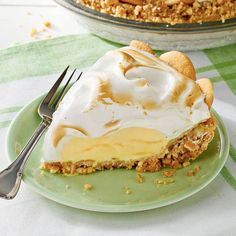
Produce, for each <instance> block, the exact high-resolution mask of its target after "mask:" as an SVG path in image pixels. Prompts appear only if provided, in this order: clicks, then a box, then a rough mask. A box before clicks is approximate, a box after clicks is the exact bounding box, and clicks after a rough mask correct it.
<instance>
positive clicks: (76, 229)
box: [0, 0, 236, 236]
mask: <svg viewBox="0 0 236 236" xmlns="http://www.w3.org/2000/svg"><path fill="white" fill-rule="evenodd" d="M47 20H49V21H50V22H51V23H52V28H51V29H49V30H48V31H47V32H43V33H42V34H40V35H39V39H43V38H47V37H48V36H53V37H54V36H59V35H66V34H74V33H83V32H86V31H85V30H84V29H83V28H82V27H81V26H79V25H78V23H77V22H75V21H74V20H73V19H72V18H70V17H69V16H68V15H65V14H64V13H63V12H62V11H61V10H60V8H58V7H57V6H56V4H55V3H54V2H53V1H52V0H0V48H1V49H2V48H6V47H9V46H12V45H14V44H16V43H22V42H29V41H33V40H35V39H33V38H32V37H31V36H30V32H31V30H32V28H36V29H37V30H40V29H42V28H43V22H44V21H47ZM194 55H195V54H194V53H193V54H192V57H193V58H194ZM14 115H15V114H14V113H11V114H6V116H8V117H7V118H12V117H11V116H14ZM1 118H2V119H4V117H3V116H1ZM6 132H7V129H4V132H2V133H1V135H0V142H1V143H2V142H3V141H4V140H5V138H6ZM4 152H5V150H4V147H3V148H1V150H0V155H1V157H0V168H1V169H2V168H4V167H6V166H7V164H8V161H7V159H6V157H5V156H4V155H5V154H4ZM225 192H230V194H229V195H227V196H224V193H225ZM222 197H224V198H225V199H226V202H225V204H224V206H222V207H220V206H218V207H217V210H216V209H215V206H216V204H217V203H218V200H219V198H222ZM232 202H235V193H234V192H233V191H232V190H231V189H230V186H229V185H227V184H225V181H224V179H223V178H222V177H219V178H217V180H215V181H214V182H213V183H212V184H211V185H210V186H209V187H207V188H205V189H204V190H203V191H201V192H200V193H199V194H197V195H194V196H192V197H190V198H189V199H187V200H185V201H182V202H179V203H177V204H174V205H172V206H170V207H164V208H161V209H156V210H152V211H147V212H140V213H134V214H103V213H94V212H88V211H82V210H76V209H72V208H69V207H66V206H62V205H59V204H57V203H55V202H52V201H50V200H47V199H45V198H44V197H42V196H40V195H38V194H36V193H35V192H33V191H31V190H30V189H29V187H28V186H26V185H25V184H24V183H23V184H22V187H21V189H20V193H19V195H18V196H17V197H16V199H14V200H13V201H6V200H2V199H0V236H5V235H6V236H18V235H26V236H28V235H29V236H34V235H36V236H38V235H46V236H48V235H52V236H54V235H55V236H64V235H66V236H67V235H68V236H70V235H71V236H72V235H73V236H74V235H79V236H82V235H83V236H86V235H101V236H102V235H111V236H113V235H135V236H139V235H160V236H162V235H165V236H172V235H199V236H201V235H202V236H205V235H206V236H208V235H212V236H218V235H220V236H231V235H232V236H233V235H236V227H235V225H233V224H232V219H233V218H235V223H236V217H235V215H236V212H235V211H233V210H232V209H231V204H232ZM196 206H197V207H196ZM193 209H194V212H192V211H193ZM203 214H204V215H205V217H204V218H203V219H201V217H199V216H201V215H203ZM216 215H221V217H217V219H218V220H215V219H214V216H216ZM229 218H231V221H230V222H228V220H227V219H229ZM205 219H208V220H207V222H205ZM219 226H220V227H219ZM234 232H235V234H234Z"/></svg>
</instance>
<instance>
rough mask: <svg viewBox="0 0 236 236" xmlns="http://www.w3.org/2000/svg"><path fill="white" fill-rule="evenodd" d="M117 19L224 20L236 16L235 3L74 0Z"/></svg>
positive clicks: (229, 0)
mask: <svg viewBox="0 0 236 236" xmlns="http://www.w3.org/2000/svg"><path fill="white" fill-rule="evenodd" d="M75 1H76V2H77V3H81V4H83V5H84V6H86V7H89V8H91V9H93V10H96V11H100V12H102V13H105V14H109V15H112V16H115V17H120V18H125V19H130V20H136V21H144V22H156V23H168V24H172V25H174V24H182V23H202V22H207V21H222V22H224V21H225V20H226V19H230V18H235V17H236V2H235V1H234V0H214V1H209V0H104V1H96V0H75Z"/></svg>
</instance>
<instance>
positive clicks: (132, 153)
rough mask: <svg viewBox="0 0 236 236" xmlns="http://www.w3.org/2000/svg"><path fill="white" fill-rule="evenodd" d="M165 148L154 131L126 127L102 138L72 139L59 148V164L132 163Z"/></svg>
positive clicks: (160, 136) (161, 137) (163, 141)
mask: <svg viewBox="0 0 236 236" xmlns="http://www.w3.org/2000/svg"><path fill="white" fill-rule="evenodd" d="M166 145H167V139H166V138H165V136H164V135H163V134H162V133H161V132H159V131H157V130H154V129H150V128H141V127H130V128H123V129H118V130H114V131H113V132H109V133H107V134H105V135H103V136H100V137H97V138H92V137H75V138H72V139H70V140H69V141H66V142H65V143H64V145H63V147H62V151H61V160H62V161H82V160H94V161H98V162H99V161H106V160H111V159H112V158H116V159H119V160H130V159H131V160H134V159H140V158H142V157H147V156H148V157H150V156H152V155H158V154H160V153H161V152H162V150H164V148H165V147H166Z"/></svg>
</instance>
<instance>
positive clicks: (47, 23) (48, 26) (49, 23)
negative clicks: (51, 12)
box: [43, 21, 52, 28]
mask: <svg viewBox="0 0 236 236" xmlns="http://www.w3.org/2000/svg"><path fill="white" fill-rule="evenodd" d="M43 24H44V26H45V27H47V28H51V27H52V23H51V22H50V21H44V22H43Z"/></svg>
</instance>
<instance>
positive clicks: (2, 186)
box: [0, 119, 50, 199]
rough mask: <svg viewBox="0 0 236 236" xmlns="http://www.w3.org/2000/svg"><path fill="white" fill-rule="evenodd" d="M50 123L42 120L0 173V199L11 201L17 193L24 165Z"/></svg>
mask: <svg viewBox="0 0 236 236" xmlns="http://www.w3.org/2000/svg"><path fill="white" fill-rule="evenodd" d="M49 124H50V121H48V120H45V119H44V120H43V121H42V122H41V123H40V124H39V126H38V127H37V129H36V130H35V132H34V133H33V135H32V136H31V138H30V139H29V141H28V142H27V144H26V145H25V147H24V148H23V149H22V151H21V152H20V154H19V155H18V156H17V158H16V159H15V161H14V162H12V164H11V165H10V166H9V167H7V168H6V169H5V170H3V171H2V172H1V173H0V197H2V198H5V199H13V198H14V197H15V196H16V194H17V193H18V190H19V187H20V184H21V179H22V174H23V169H24V166H25V163H26V161H27V159H28V157H29V155H30V154H31V152H32V151H33V149H34V147H35V145H36V144H37V142H38V141H39V139H40V137H41V136H42V134H43V133H44V131H45V130H46V129H47V127H48V126H49Z"/></svg>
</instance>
